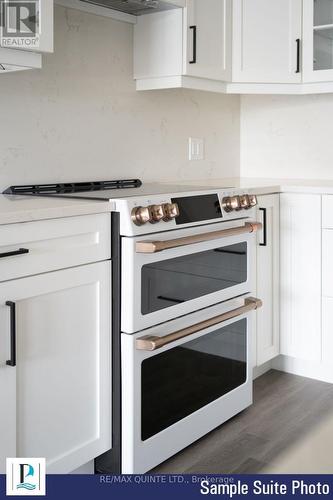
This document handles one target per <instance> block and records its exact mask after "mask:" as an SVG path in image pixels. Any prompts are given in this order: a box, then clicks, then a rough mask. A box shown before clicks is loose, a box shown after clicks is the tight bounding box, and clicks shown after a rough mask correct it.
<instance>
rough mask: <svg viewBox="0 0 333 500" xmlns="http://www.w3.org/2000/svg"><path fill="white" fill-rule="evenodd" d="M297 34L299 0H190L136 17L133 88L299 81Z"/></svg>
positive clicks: (299, 32)
mask: <svg viewBox="0 0 333 500" xmlns="http://www.w3.org/2000/svg"><path fill="white" fill-rule="evenodd" d="M301 38H302V0H278V1H276V0H233V1H231V0H188V1H187V7H186V8H185V9H178V10H175V11H168V12H162V13H158V14H153V15H149V16H142V17H140V18H139V19H138V22H137V24H136V26H135V27H134V77H135V79H136V80H137V89H138V90H149V89H154V88H168V87H177V86H179V87H182V86H183V87H188V88H199V89H205V90H212V91H221V92H231V93H232V92H233V89H234V88H236V87H233V86H232V85H235V84H241V83H248V84H249V83H261V84H265V83H272V84H279V83H284V84H290V83H300V82H301ZM230 85H231V86H230Z"/></svg>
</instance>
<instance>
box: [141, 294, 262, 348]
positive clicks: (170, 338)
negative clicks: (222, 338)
mask: <svg viewBox="0 0 333 500" xmlns="http://www.w3.org/2000/svg"><path fill="white" fill-rule="evenodd" d="M261 306H262V301H261V300H260V299H256V298H254V297H248V298H247V299H245V302H244V305H243V306H241V307H238V308H237V309H233V310H232V311H229V312H226V313H223V314H220V315H219V316H215V317H214V318H210V319H207V320H205V321H201V322H200V323H197V324H196V325H192V326H188V327H187V328H183V329H182V330H178V331H177V332H174V333H170V334H169V335H166V336H165V337H157V336H153V335H147V336H145V337H140V338H138V339H136V341H135V347H136V349H137V350H138V351H156V350H157V349H160V348H161V347H164V346H166V345H168V344H171V343H172V342H175V341H176V340H180V339H183V338H185V337H188V336H190V335H193V334H194V333H198V332H200V331H201V330H205V329H206V328H209V327H211V326H214V325H218V324H219V323H223V322H224V321H227V320H229V319H233V318H236V317H237V316H241V315H242V314H245V313H247V312H250V311H253V310H256V309H259V308H260V307H261Z"/></svg>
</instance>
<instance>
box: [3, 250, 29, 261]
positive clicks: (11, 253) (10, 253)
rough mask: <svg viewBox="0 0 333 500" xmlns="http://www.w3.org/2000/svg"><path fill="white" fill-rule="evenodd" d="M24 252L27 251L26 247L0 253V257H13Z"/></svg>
mask: <svg viewBox="0 0 333 500" xmlns="http://www.w3.org/2000/svg"><path fill="white" fill-rule="evenodd" d="M25 253H29V250H28V249H27V248H20V249H19V250H14V251H13V252H5V253H0V259H3V258H4V257H13V256H14V255H23V254H25Z"/></svg>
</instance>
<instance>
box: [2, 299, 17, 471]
mask: <svg viewBox="0 0 333 500" xmlns="http://www.w3.org/2000/svg"><path fill="white" fill-rule="evenodd" d="M4 313H5V311H4V308H2V307H0V324H1V325H2V328H1V331H0V335H1V338H0V394H1V411H0V474H5V472H6V457H15V456H16V418H15V417H16V413H15V405H16V398H15V394H16V370H15V369H14V368H12V367H11V366H8V365H6V361H7V360H8V359H9V345H8V344H9V335H8V332H9V324H8V322H7V321H6V319H5V314H4Z"/></svg>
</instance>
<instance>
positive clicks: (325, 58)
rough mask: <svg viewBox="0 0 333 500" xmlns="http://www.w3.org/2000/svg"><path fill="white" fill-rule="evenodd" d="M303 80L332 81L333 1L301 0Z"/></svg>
mask: <svg viewBox="0 0 333 500" xmlns="http://www.w3.org/2000/svg"><path fill="white" fill-rule="evenodd" d="M303 37H304V46H303V64H304V81H305V82H325V81H326V82H327V81H328V82H332V81H333V2H332V0H303Z"/></svg>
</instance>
